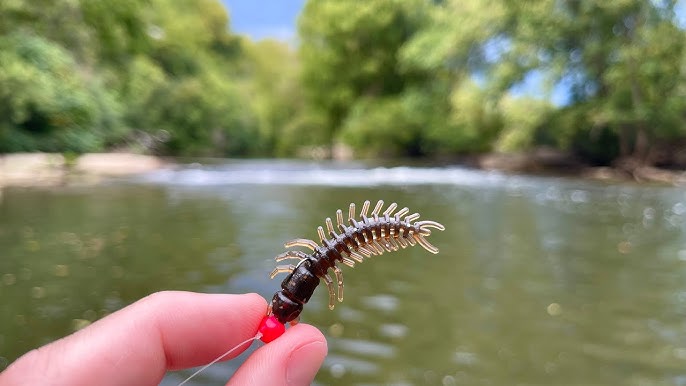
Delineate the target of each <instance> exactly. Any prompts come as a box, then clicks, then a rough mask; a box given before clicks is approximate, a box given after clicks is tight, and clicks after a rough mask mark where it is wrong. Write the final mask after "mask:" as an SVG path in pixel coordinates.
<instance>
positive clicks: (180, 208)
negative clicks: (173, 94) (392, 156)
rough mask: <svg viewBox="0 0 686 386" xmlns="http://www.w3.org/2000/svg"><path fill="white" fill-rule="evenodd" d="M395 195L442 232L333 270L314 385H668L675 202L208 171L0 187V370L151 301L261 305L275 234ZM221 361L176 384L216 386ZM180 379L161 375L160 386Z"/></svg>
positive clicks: (286, 170) (684, 293)
mask: <svg viewBox="0 0 686 386" xmlns="http://www.w3.org/2000/svg"><path fill="white" fill-rule="evenodd" d="M365 199H369V200H372V201H374V202H375V201H376V200H378V199H383V200H385V201H386V202H387V203H390V202H397V203H398V204H400V205H401V206H408V207H409V208H410V209H412V210H413V211H417V212H419V213H421V215H422V218H423V219H431V220H435V221H438V222H441V223H442V224H444V225H445V227H446V231H445V232H434V233H433V234H432V235H431V236H430V241H431V242H432V243H433V244H434V245H436V246H437V247H438V248H440V251H441V252H440V253H439V254H438V255H432V254H429V253H427V252H426V251H425V250H423V249H422V248H419V247H417V248H410V249H407V250H403V251H399V252H394V253H391V254H385V255H383V256H381V257H376V258H372V259H370V260H369V261H366V262H364V263H363V264H358V265H357V266H356V267H355V268H354V269H350V268H348V267H345V266H344V267H343V271H344V273H345V284H346V287H345V288H346V294H345V301H344V302H343V303H339V304H337V306H336V308H335V310H333V311H330V310H328V308H327V302H328V295H327V293H326V289H325V288H319V289H318V290H317V292H316V293H315V296H314V297H313V299H312V300H311V301H310V303H308V304H307V305H306V307H305V311H304V312H303V314H302V321H303V322H306V323H309V324H313V325H314V326H316V327H318V328H319V329H321V330H322V331H323V332H324V334H325V336H326V337H327V340H328V343H329V356H328V357H327V359H326V362H325V364H324V366H323V368H322V369H321V371H320V372H319V374H318V376H317V378H316V384H318V385H388V384H392V385H620V384H621V385H637V386H638V385H686V318H685V316H686V307H685V306H686V192H685V191H684V190H683V189H681V188H674V187H663V186H639V185H631V184H613V185H609V184H602V183H597V182H589V181H583V180H577V179H563V178H551V177H526V176H509V175H504V174H499V173H492V172H483V171H475V170H468V169H462V168H450V167H442V168H434V167H397V166H396V167H378V166H373V165H367V164H364V163H310V162H299V161H268V160H264V161H260V160H254V161H226V162H218V163H215V164H211V165H200V164H186V165H182V166H179V167H176V168H172V169H167V170H162V171H157V172H153V173H149V174H145V175H141V176H136V177H129V178H118V179H109V180H105V181H103V182H101V183H97V184H82V183H74V184H69V185H66V186H62V187H53V188H46V187H42V188H5V189H4V190H2V191H1V192H0V370H1V369H3V368H4V367H6V366H7V365H8V364H9V363H11V361H13V360H14V359H16V358H17V357H18V356H19V355H21V354H22V353H24V352H26V351H27V350H30V349H31V348H34V347H37V346H38V345H41V344H44V343H47V342H50V341H52V340H54V339H57V338H59V337H61V336H64V335H66V334H68V333H70V332H72V331H74V330H75V329H76V328H79V327H82V326H84V325H87V324H88V323H89V322H91V321H93V320H96V319H97V318H99V317H102V316H103V315H106V314H108V313H111V312H113V311H115V310H117V309H119V308H121V307H123V306H125V305H127V304H130V303H132V302H134V301H136V300H137V299H139V298H141V297H143V296H145V295H147V294H150V293H152V292H155V291H160V290H168V289H174V290H188V291H200V292H222V293H243V292H257V293H259V294H261V295H263V296H264V297H265V298H268V299H269V298H271V295H272V294H273V293H274V291H276V290H277V289H278V286H279V282H280V281H279V280H270V279H269V277H268V274H269V272H270V271H271V270H272V269H273V266H274V264H275V263H274V261H273V257H274V256H276V255H277V254H279V253H281V252H283V250H284V249H283V243H284V241H287V240H290V239H293V238H299V237H305V238H316V237H317V236H316V228H317V226H319V225H323V224H324V219H325V218H326V217H334V216H335V211H336V209H339V208H341V209H343V210H344V211H345V209H346V208H347V206H348V204H349V203H350V202H355V203H357V204H358V207H359V205H360V204H361V203H362V202H363V201H364V200H365ZM243 358H245V355H242V356H241V357H239V358H238V359H237V360H235V361H231V362H228V363H222V364H217V365H214V366H212V367H210V368H209V369H208V370H207V371H205V372H204V373H203V374H201V375H200V376H198V377H197V378H195V379H194V380H193V382H189V384H194V385H216V384H223V382H225V381H226V379H228V377H229V376H230V374H231V373H232V372H233V371H234V370H235V368H236V366H237V365H238V364H240V361H241V360H242V359H243ZM188 374H190V371H181V372H177V373H170V374H168V375H167V377H166V378H165V380H164V381H163V382H162V384H163V385H175V384H178V382H180V381H181V380H182V379H183V378H184V377H185V376H187V375H188Z"/></svg>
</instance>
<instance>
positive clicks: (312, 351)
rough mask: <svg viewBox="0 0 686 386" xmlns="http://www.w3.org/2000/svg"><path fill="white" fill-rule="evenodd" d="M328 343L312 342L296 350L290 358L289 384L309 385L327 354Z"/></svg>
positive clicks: (287, 379) (287, 368)
mask: <svg viewBox="0 0 686 386" xmlns="http://www.w3.org/2000/svg"><path fill="white" fill-rule="evenodd" d="M326 351H327V348H326V343H324V342H312V343H308V344H306V345H304V346H302V347H300V348H298V349H297V350H295V351H294V352H293V353H292V354H291V356H290V357H289V358H288V366H287V367H286V382H287V383H288V385H289V386H304V385H309V384H311V383H312V381H313V380H314V376H315V375H317V371H319V368H320V367H321V365H322V363H323V362H324V357H325V356H326Z"/></svg>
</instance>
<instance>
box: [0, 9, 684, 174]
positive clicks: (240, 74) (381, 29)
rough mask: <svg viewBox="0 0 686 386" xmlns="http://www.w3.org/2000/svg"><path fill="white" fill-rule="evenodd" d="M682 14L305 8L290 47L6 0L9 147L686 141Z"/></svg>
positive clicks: (433, 150)
mask: <svg viewBox="0 0 686 386" xmlns="http://www.w3.org/2000/svg"><path fill="white" fill-rule="evenodd" d="M683 16H684V15H679V11H678V7H677V2H676V1H669V0H664V1H650V2H646V1H639V0H617V1H612V2H608V1H602V0H563V1H559V0H526V1H518V2H513V1H506V0H475V1H458V0H442V1H429V0H409V1H408V0H369V1H365V2H359V1H354V0H337V1H332V0H309V1H307V3H306V5H305V7H304V9H303V11H302V14H301V16H300V18H299V23H298V38H297V41H295V42H290V43H289V42H278V41H260V42H253V41H251V40H249V39H246V38H244V37H241V36H239V35H236V34H234V33H232V32H231V28H230V19H229V14H228V13H227V11H226V10H225V9H224V8H223V6H222V5H221V3H220V2H219V1H218V0H123V1H122V0H103V1H97V2H93V1H87V0H51V1H47V0H7V1H3V2H1V3H0V110H2V114H0V152H9V151H35V150H40V151H73V152H85V151H101V150H107V149H112V148H115V149H116V148H128V149H132V148H133V149H137V150H138V151H145V152H154V153H160V154H168V155H192V156H232V157H235V156H256V155H259V156H292V155H295V154H298V151H299V149H301V148H303V147H313V146H314V147H316V146H321V147H322V148H325V149H331V148H333V147H334V146H337V145H339V144H344V145H347V146H349V147H351V148H352V149H353V151H354V152H355V154H356V155H358V156H369V157H379V156H392V157H397V156H400V157H404V156H428V157H437V156H457V155H463V154H471V153H481V152H491V151H500V152H512V151H526V150H528V149H532V148H535V147H537V146H549V147H554V148H558V149H561V150H564V151H569V152H572V153H574V154H576V155H578V156H579V157H582V158H583V159H585V160H587V161H588V162H591V163H596V164H609V163H611V162H619V161H622V160H631V161H632V162H635V163H638V164H668V163H670V162H674V156H673V155H674V154H675V153H674V152H673V150H674V149H678V148H679V146H680V145H681V144H683V143H686V141H684V139H686V121H685V120H686V114H685V113H686V98H684V96H685V91H686V87H685V85H686V80H685V79H684V70H685V69H686V59H685V58H686V56H685V54H686V50H685V46H684V42H685V41H686V40H685V39H684V38H685V37H686V36H685V34H684V32H685V31H684V25H683V24H682V22H680V20H682V19H683Z"/></svg>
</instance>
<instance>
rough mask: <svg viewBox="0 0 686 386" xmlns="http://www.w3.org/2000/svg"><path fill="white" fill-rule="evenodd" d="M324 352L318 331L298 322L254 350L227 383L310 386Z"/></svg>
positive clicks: (324, 340)
mask: <svg viewBox="0 0 686 386" xmlns="http://www.w3.org/2000/svg"><path fill="white" fill-rule="evenodd" d="M327 352H328V346H327V343H326V338H325V337H324V335H323V334H322V333H321V331H319V330H318V329H317V328H315V327H313V326H311V325H308V324H302V323H301V324H298V325H296V326H293V327H291V328H289V329H288V330H287V331H286V333H285V334H284V335H282V336H281V337H279V338H278V339H276V340H274V341H273V342H271V343H268V344H265V345H264V346H262V347H260V348H259V349H257V350H256V351H255V352H254V353H253V354H252V355H251V356H250V357H249V358H248V359H247V360H246V362H245V363H244V364H243V365H242V366H241V367H240V368H239V369H238V371H237V372H236V374H234V376H233V377H232V378H231V382H230V383H229V384H230V385H244V384H265V385H266V384H269V385H309V384H310V383H311V382H312V380H313V379H314V377H315V375H316V374H317V371H318V370H319V368H320V367H321V365H322V363H323V362H324V358H325V357H326V354H327Z"/></svg>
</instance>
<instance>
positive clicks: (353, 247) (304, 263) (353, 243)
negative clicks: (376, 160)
mask: <svg viewBox="0 0 686 386" xmlns="http://www.w3.org/2000/svg"><path fill="white" fill-rule="evenodd" d="M383 204H384V202H383V200H379V201H378V202H377V203H376V205H375V206H374V208H373V209H372V211H371V213H370V215H368V214H367V213H368V212H369V208H370V202H369V201H365V202H364V203H363V204H362V208H361V209H360V214H359V217H358V218H357V219H356V218H355V217H356V215H355V211H356V210H355V209H356V207H355V204H354V203H351V204H350V206H349V207H348V219H347V224H346V223H345V221H344V219H343V211H341V210H340V209H339V210H337V211H336V224H335V225H334V223H333V221H332V220H331V218H327V219H326V220H325V227H322V226H320V227H318V228H317V236H318V237H319V240H320V242H319V243H317V242H316V241H314V240H309V239H295V240H292V241H289V242H287V243H285V245H284V246H285V247H286V248H291V247H305V248H308V249H310V250H311V251H312V252H311V253H309V254H308V253H306V252H303V251H297V250H289V251H286V252H284V253H282V254H280V255H278V256H276V258H275V259H276V261H282V260H287V259H295V260H298V264H297V265H295V266H294V265H279V266H277V267H276V268H275V269H274V271H272V273H271V275H270V276H271V278H274V276H276V275H278V274H279V273H288V276H286V278H285V279H284V280H283V282H282V283H281V290H280V291H278V292H277V293H275V294H274V297H273V298H272V301H271V304H270V307H269V313H271V314H273V315H274V316H275V317H276V318H277V319H278V320H279V322H281V323H284V324H285V323H288V322H291V323H293V322H297V319H298V317H299V315H300V312H301V311H302V309H303V305H304V304H305V303H307V302H308V301H309V300H310V297H311V296H312V294H313V293H314V290H315V289H316V287H317V286H318V285H319V283H320V281H321V280H324V282H325V283H326V286H327V288H328V291H329V308H330V309H333V308H334V304H335V300H336V299H338V301H339V302H340V301H343V272H342V271H341V270H340V268H339V267H338V266H336V262H341V263H343V264H345V265H347V266H349V267H354V266H355V263H361V262H363V261H364V260H365V259H367V258H369V257H371V256H379V255H382V254H384V253H385V252H395V251H398V250H399V249H405V248H407V247H408V246H415V245H419V246H421V247H422V248H424V249H426V250H427V251H429V252H430V253H433V254H436V253H438V248H436V247H435V246H434V245H432V244H431V243H430V242H429V241H428V240H426V237H428V236H430V235H431V229H429V228H434V229H437V230H440V231H443V230H445V227H444V226H443V225H442V224H440V223H438V222H436V221H431V220H423V221H416V220H418V219H419V217H420V215H419V213H412V214H409V213H410V210H409V209H408V208H407V207H404V208H402V209H400V210H399V211H398V212H396V213H395V215H394V214H393V212H394V211H395V210H396V209H397V208H398V205H397V204H396V203H395V202H394V203H392V204H390V205H389V206H388V207H387V208H386V210H385V211H383V212H382V209H383ZM329 269H331V270H332V271H333V272H334V275H335V277H336V280H335V281H334V280H333V279H332V278H331V276H330V275H329V273H328V271H329Z"/></svg>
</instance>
